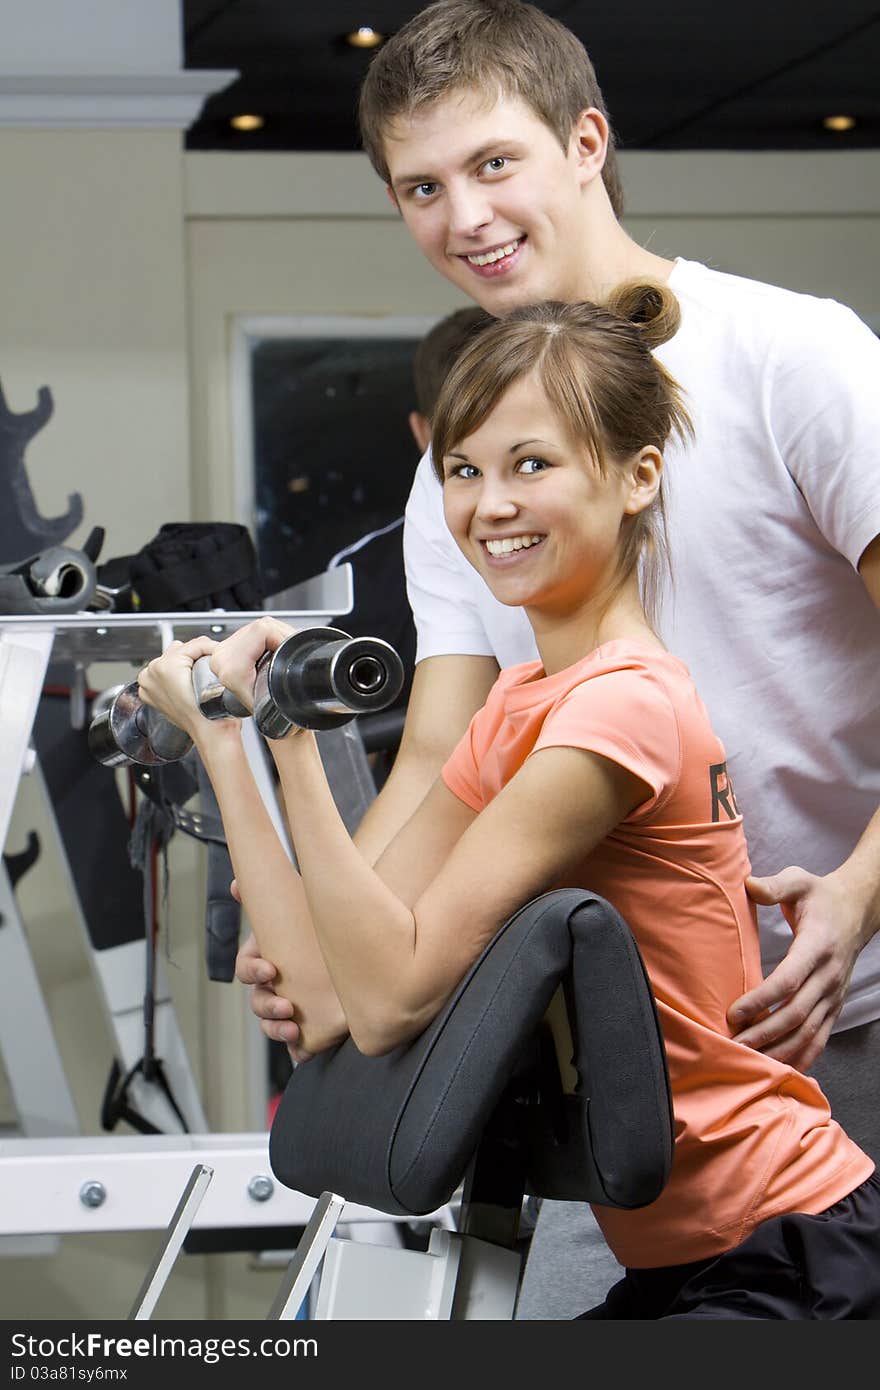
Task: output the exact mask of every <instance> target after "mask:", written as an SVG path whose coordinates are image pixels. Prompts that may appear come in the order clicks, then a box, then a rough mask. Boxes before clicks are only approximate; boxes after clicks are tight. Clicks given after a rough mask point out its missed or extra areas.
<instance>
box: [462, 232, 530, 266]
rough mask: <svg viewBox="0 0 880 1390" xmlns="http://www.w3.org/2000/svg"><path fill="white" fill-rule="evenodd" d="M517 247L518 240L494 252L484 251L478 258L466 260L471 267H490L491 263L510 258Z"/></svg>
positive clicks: (469, 257) (470, 257)
mask: <svg viewBox="0 0 880 1390" xmlns="http://www.w3.org/2000/svg"><path fill="white" fill-rule="evenodd" d="M520 239H521V238H520ZM518 246H519V240H517V241H511V242H508V244H507V245H506V246H499V247H498V249H497V250H496V251H484V252H483V253H482V254H481V255H479V256H468V260H469V261H470V263H471V265H491V264H492V262H493V261H500V260H503V259H504V257H505V256H512V255H513V253H514V251H515V250H516V248H517V247H518Z"/></svg>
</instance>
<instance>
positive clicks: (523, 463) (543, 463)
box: [517, 454, 550, 473]
mask: <svg viewBox="0 0 880 1390" xmlns="http://www.w3.org/2000/svg"><path fill="white" fill-rule="evenodd" d="M517 466H518V468H519V471H520V473H541V472H543V470H544V469H545V468H549V467H550V465H549V463H548V462H547V460H546V459H539V458H535V457H534V456H533V455H531V454H530V455H529V457H528V458H525V459H520V461H519V464H518V465H517Z"/></svg>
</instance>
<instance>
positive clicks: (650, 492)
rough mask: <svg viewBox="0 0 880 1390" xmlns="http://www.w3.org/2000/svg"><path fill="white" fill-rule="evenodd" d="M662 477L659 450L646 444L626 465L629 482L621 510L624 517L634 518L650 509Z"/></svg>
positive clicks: (661, 461)
mask: <svg viewBox="0 0 880 1390" xmlns="http://www.w3.org/2000/svg"><path fill="white" fill-rule="evenodd" d="M662 476H663V457H662V455H661V453H660V450H659V449H655V448H654V446H653V444H646V445H645V447H644V449H640V450H639V452H638V453H637V454H634V455H633V457H632V458H631V459H630V461H629V463H628V464H627V465H626V477H627V480H628V482H629V491H628V492H627V496H626V501H625V503H624V508H623V510H624V514H625V515H626V516H636V515H637V514H638V513H639V512H643V511H645V510H646V509H647V508H648V507H650V505H651V503H652V502H653V501H654V500H655V499H656V497H657V494H658V492H659V491H660V480H661V478H662Z"/></svg>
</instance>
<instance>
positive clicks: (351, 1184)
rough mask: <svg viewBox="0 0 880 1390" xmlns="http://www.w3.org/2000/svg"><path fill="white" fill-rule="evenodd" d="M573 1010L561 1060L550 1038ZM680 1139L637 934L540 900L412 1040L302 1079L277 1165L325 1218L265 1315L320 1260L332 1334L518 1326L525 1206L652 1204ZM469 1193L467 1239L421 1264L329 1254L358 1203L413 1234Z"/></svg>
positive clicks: (449, 1236) (285, 1106) (341, 1057)
mask: <svg viewBox="0 0 880 1390" xmlns="http://www.w3.org/2000/svg"><path fill="white" fill-rule="evenodd" d="M560 992H561V999H562V1000H563V1001H564V1008H563V1009H562V1011H561V1012H562V1017H563V1022H564V1029H563V1037H564V1041H563V1042H562V1043H561V1044H560V1041H559V1032H558V1029H557V1030H554V1031H553V1032H551V1029H550V1027H549V1024H548V1011H551V1012H553V1011H552V1010H551V1004H554V1005H555V1006H558V1004H559V1002H560ZM555 1011H556V1012H557V1013H558V1012H559V1010H558V1008H556V1010H555ZM560 1046H561V1048H562V1055H561V1056H560ZM569 1050H570V1059H569V1057H568V1055H566V1054H567V1053H568V1052H569ZM672 1132H673V1131H672V1106H671V1099H670V1092H669V1079H668V1074H667V1069H666V1057H665V1052H664V1047H663V1039H662V1035H661V1031H660V1025H659V1021H658V1018H657V1012H656V1008H655V1005H654V999H653V996H652V993H651V990H650V986H649V984H648V980H647V976H646V974H645V970H644V966H643V964H642V960H641V956H640V954H639V951H638V948H637V946H636V943H635V940H634V938H633V936H632V933H631V932H630V930H629V928H628V926H627V925H626V923H625V922H624V921H623V919H622V918H621V917H620V915H619V914H618V913H617V912H616V911H615V909H614V908H613V907H612V906H611V905H610V904H609V903H608V902H606V901H605V900H604V899H603V898H600V897H598V896H596V895H595V894H592V893H589V892H585V891H583V890H580V889H560V890H557V891H555V892H552V893H546V894H544V895H543V896H542V897H539V898H536V899H535V900H534V901H532V902H530V903H528V904H526V906H525V907H523V908H522V909H521V910H520V911H519V912H517V913H516V914H515V915H514V916H513V917H511V918H510V920H509V921H508V922H506V923H505V924H504V925H503V926H502V927H501V928H500V930H499V931H498V933H497V934H496V936H495V937H494V938H493V940H492V941H491V942H490V944H489V945H488V946H487V948H486V950H485V951H484V952H483V954H482V955H481V956H480V958H479V960H478V961H477V962H476V963H475V965H474V966H473V967H472V969H471V970H470V971H469V972H468V974H467V975H466V977H465V978H464V980H463V981H462V982H461V984H460V985H459V986H458V988H457V989H456V991H455V993H454V994H453V995H452V997H451V998H450V999H449V1001H448V1002H447V1004H446V1005H445V1006H444V1008H443V1009H442V1010H441V1012H440V1013H439V1015H438V1016H437V1018H436V1019H434V1021H433V1022H432V1023H431V1024H430V1025H429V1027H428V1028H427V1029H426V1030H425V1031H424V1033H422V1034H421V1035H420V1036H419V1037H418V1038H416V1039H415V1040H414V1041H413V1042H411V1043H409V1044H407V1045H405V1046H403V1047H399V1048H397V1049H395V1050H394V1051H393V1052H391V1053H389V1054H388V1055H387V1056H384V1057H365V1056H363V1054H361V1053H360V1052H358V1050H357V1048H356V1047H355V1045H354V1043H353V1042H352V1041H351V1040H350V1039H348V1040H346V1041H345V1042H344V1043H341V1044H340V1045H339V1046H338V1047H336V1048H333V1049H331V1050H330V1051H328V1052H325V1053H322V1054H321V1055H319V1056H318V1057H316V1058H314V1059H313V1060H312V1061H310V1062H308V1063H306V1064H305V1065H303V1066H299V1067H297V1068H296V1069H295V1070H294V1073H293V1075H292V1077H291V1078H290V1081H289V1082H288V1085H287V1089H286V1091H285V1093H284V1095H283V1097H282V1100H281V1102H280V1105H279V1107H278V1110H277V1112H276V1116H275V1120H274V1123H273V1126H272V1132H271V1136H270V1158H271V1163H272V1169H273V1172H274V1173H275V1175H276V1177H277V1178H278V1179H279V1181H281V1182H282V1183H285V1184H286V1185H287V1186H289V1187H292V1188H295V1189H297V1190H298V1191H301V1192H304V1193H306V1194H308V1195H311V1196H313V1197H315V1198H316V1207H315V1211H314V1214H313V1217H312V1219H311V1220H310V1222H309V1224H308V1226H307V1228H306V1231H305V1233H304V1235H303V1238H302V1240H301V1242H300V1245H299V1247H298V1249H297V1251H296V1254H295V1256H294V1259H293V1260H292V1262H291V1265H290V1268H289V1271H288V1275H287V1277H286V1278H285V1281H284V1284H283V1285H282V1288H281V1290H280V1291H279V1294H278V1296H277V1298H276V1300H275V1304H274V1307H273V1309H272V1311H271V1312H270V1314H269V1316H270V1317H288V1316H289V1317H292V1316H295V1314H296V1310H297V1308H299V1306H300V1304H301V1303H302V1300H303V1298H304V1297H305V1295H306V1292H307V1290H308V1288H309V1286H310V1284H311V1281H312V1279H313V1278H314V1275H315V1273H316V1271H317V1269H318V1267H319V1265H320V1264H321V1261H322V1259H323V1260H324V1268H323V1271H322V1276H321V1286H320V1292H319V1296H318V1304H317V1311H316V1316H317V1317H319V1318H320V1317H336V1318H354V1317H357V1318H390V1319H396V1320H400V1319H401V1318H410V1317H418V1318H425V1317H437V1318H449V1317H454V1318H460V1317H484V1318H485V1317H509V1316H512V1312H513V1306H514V1302H515V1297H516V1290H517V1287H518V1281H519V1273H520V1263H521V1256H520V1254H519V1253H518V1251H517V1250H516V1248H515V1242H516V1227H517V1222H518V1218H519V1214H520V1212H521V1209H522V1200H523V1196H524V1194H534V1195H537V1196H542V1197H551V1198H557V1199H561V1200H568V1201H584V1202H596V1203H600V1204H603V1205H609V1206H618V1207H627V1208H634V1207H639V1206H644V1205H646V1204H647V1203H649V1202H652V1201H653V1200H654V1199H655V1198H656V1197H657V1196H658V1195H659V1193H660V1191H661V1190H662V1188H663V1186H664V1184H665V1182H666V1180H667V1178H668V1176H669V1170H670V1165H671V1162H672ZM462 1184H463V1189H462ZM459 1189H462V1193H463V1195H462V1199H461V1209H460V1211H461V1214H460V1218H459V1221H458V1230H457V1231H456V1232H450V1231H448V1230H442V1229H436V1230H435V1231H434V1232H433V1233H432V1236H431V1244H430V1247H429V1250H428V1251H427V1252H426V1253H422V1252H419V1251H414V1250H396V1249H395V1250H391V1249H388V1248H385V1247H376V1246H367V1245H363V1244H357V1243H355V1242H351V1241H338V1240H337V1241H333V1242H332V1243H331V1236H332V1235H333V1232H334V1229H335V1226H336V1223H337V1221H338V1220H339V1217H340V1215H341V1213H342V1211H343V1208H344V1205H345V1202H346V1201H348V1202H355V1203H359V1204H362V1205H364V1206H366V1207H369V1208H373V1209H375V1210H378V1211H381V1212H387V1213H388V1214H389V1215H391V1216H394V1217H413V1218H417V1217H424V1216H425V1215H428V1214H430V1213H432V1212H436V1211H437V1209H438V1208H441V1207H442V1206H443V1205H444V1204H446V1203H448V1202H449V1201H450V1199H451V1198H452V1197H453V1195H454V1194H455V1193H456V1192H457V1191H458V1190H459Z"/></svg>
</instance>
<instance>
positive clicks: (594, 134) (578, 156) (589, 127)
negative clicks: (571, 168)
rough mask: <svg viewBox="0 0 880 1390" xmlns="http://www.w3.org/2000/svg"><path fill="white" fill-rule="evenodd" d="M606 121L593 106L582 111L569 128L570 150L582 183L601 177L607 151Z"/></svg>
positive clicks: (607, 133)
mask: <svg viewBox="0 0 880 1390" xmlns="http://www.w3.org/2000/svg"><path fill="white" fill-rule="evenodd" d="M609 134H610V132H609V129H608V121H607V120H606V118H605V117H604V116H603V115H602V112H601V111H599V110H598V109H597V108H596V107H595V106H588V107H587V108H586V110H584V111H582V112H581V114H580V115H579V116H578V118H577V120H576V121H575V123H574V125H573V126H572V128H571V143H570V145H569V149H570V151H571V152H572V153H573V154H574V157H575V160H576V162H577V169H578V174H579V176H580V178H581V181H582V182H583V183H585V184H586V183H592V181H593V180H594V179H595V178H596V177H601V174H602V170H603V168H604V167H605V156H606V155H607V153H608V137H609Z"/></svg>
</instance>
